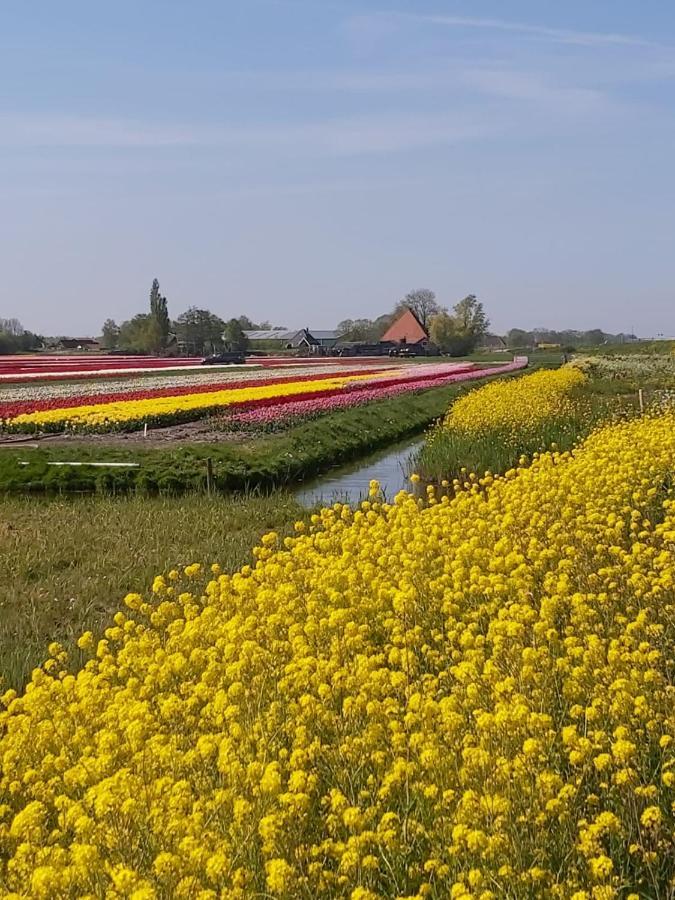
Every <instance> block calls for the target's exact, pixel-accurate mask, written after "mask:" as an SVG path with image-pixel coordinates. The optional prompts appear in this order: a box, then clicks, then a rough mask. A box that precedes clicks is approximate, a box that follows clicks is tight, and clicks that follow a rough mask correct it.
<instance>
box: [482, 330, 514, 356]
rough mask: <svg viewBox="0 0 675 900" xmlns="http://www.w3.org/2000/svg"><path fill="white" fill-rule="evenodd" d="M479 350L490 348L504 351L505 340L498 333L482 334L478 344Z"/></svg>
mask: <svg viewBox="0 0 675 900" xmlns="http://www.w3.org/2000/svg"><path fill="white" fill-rule="evenodd" d="M478 349H479V350H492V351H493V352H499V351H502V350H503V351H506V350H508V347H507V346H506V341H505V340H504V338H503V337H500V336H499V335H498V334H484V335H483V337H482V338H481V339H480V344H479V345H478Z"/></svg>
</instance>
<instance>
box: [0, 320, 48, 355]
mask: <svg viewBox="0 0 675 900" xmlns="http://www.w3.org/2000/svg"><path fill="white" fill-rule="evenodd" d="M43 345H44V338H43V337H42V335H40V334H33V332H32V331H26V329H25V328H24V327H23V325H22V324H21V322H20V321H19V320H18V319H0V355H3V356H4V355H7V354H10V353H29V352H30V351H31V350H39V349H40V348H41V347H42V346H43Z"/></svg>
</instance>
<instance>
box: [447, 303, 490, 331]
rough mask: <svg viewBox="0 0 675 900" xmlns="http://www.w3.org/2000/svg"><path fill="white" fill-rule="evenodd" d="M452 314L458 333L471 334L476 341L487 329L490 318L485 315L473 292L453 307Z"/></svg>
mask: <svg viewBox="0 0 675 900" xmlns="http://www.w3.org/2000/svg"><path fill="white" fill-rule="evenodd" d="M453 314H454V317H455V321H456V322H457V330H458V331H459V332H460V334H463V335H466V336H467V337H468V336H471V337H474V338H475V339H476V343H478V340H479V338H481V337H482V336H483V335H484V334H485V333H486V332H487V330H488V328H489V326H490V320H489V319H488V317H487V316H486V315H485V310H484V308H483V304H482V303H481V302H480V300H478V299H477V298H476V295H475V294H469V295H468V296H467V297H465V298H464V299H463V300H460V301H459V303H456V304H455V306H454V307H453Z"/></svg>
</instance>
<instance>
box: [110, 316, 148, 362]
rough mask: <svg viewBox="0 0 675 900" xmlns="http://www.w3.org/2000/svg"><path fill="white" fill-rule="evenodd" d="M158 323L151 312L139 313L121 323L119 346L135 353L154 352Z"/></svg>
mask: <svg viewBox="0 0 675 900" xmlns="http://www.w3.org/2000/svg"><path fill="white" fill-rule="evenodd" d="M156 329H157V323H156V321H155V320H154V319H153V317H152V316H151V315H150V313H138V314H137V315H135V316H134V317H133V319H129V320H128V321H127V322H122V324H121V325H120V331H119V338H118V343H117V346H118V347H120V348H121V349H122V350H128V351H130V352H133V353H152V352H154V344H155V343H156V340H157V334H156Z"/></svg>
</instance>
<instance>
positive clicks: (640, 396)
mask: <svg viewBox="0 0 675 900" xmlns="http://www.w3.org/2000/svg"><path fill="white" fill-rule="evenodd" d="M638 403H639V404H640V412H641V413H643V412H644V411H645V397H644V393H643V391H642V388H639V390H638Z"/></svg>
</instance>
